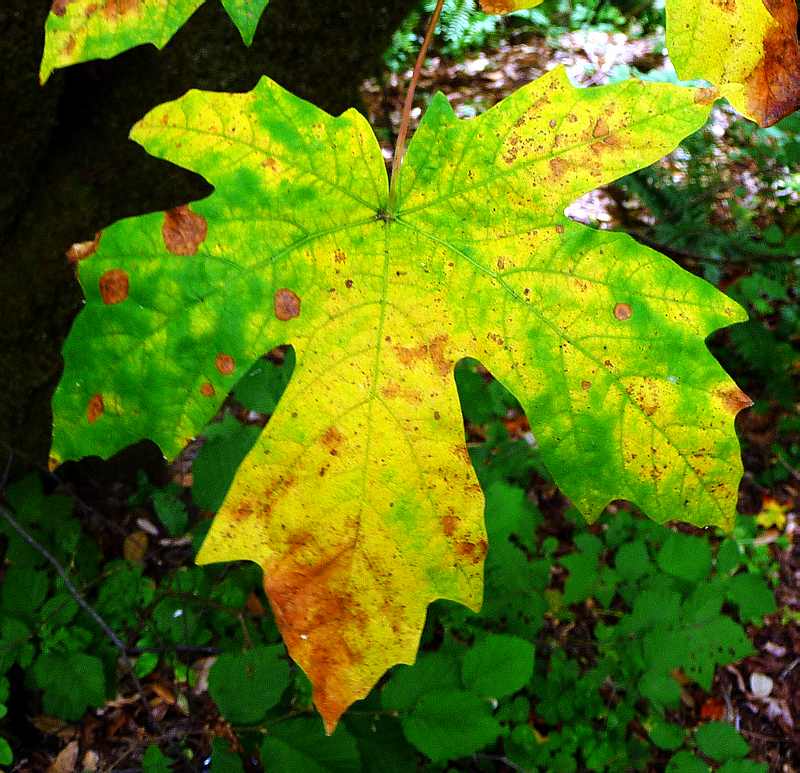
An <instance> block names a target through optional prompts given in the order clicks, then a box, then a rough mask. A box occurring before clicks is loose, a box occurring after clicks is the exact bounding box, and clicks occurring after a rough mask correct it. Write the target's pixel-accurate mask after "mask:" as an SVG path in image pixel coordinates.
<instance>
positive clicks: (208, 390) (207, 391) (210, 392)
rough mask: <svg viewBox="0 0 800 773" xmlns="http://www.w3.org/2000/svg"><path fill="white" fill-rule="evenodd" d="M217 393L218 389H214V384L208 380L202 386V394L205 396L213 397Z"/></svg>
mask: <svg viewBox="0 0 800 773" xmlns="http://www.w3.org/2000/svg"><path fill="white" fill-rule="evenodd" d="M216 393H217V390H216V389H214V385H213V384H211V383H210V382H208V381H206V383H205V384H203V385H202V386H201V387H200V394H201V395H203V397H213V396H214V395H215V394H216Z"/></svg>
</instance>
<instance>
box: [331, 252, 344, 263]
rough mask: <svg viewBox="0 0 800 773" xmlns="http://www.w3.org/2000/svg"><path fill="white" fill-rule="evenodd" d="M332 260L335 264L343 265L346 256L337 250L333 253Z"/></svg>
mask: <svg viewBox="0 0 800 773" xmlns="http://www.w3.org/2000/svg"><path fill="white" fill-rule="evenodd" d="M333 259H334V261H335V262H336V263H345V262H347V255H346V254H345V252H344V250H339V249H337V250H336V251H335V252H334V253H333Z"/></svg>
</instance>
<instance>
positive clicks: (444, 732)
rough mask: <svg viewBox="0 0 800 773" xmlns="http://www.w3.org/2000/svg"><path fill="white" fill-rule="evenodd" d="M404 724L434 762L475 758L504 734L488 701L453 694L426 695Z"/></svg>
mask: <svg viewBox="0 0 800 773" xmlns="http://www.w3.org/2000/svg"><path fill="white" fill-rule="evenodd" d="M402 722H403V732H405V734H406V738H408V740H409V741H411V743H412V744H414V746H416V747H417V749H419V750H420V751H421V752H422V753H423V754H426V755H427V756H428V757H430V758H431V760H433V761H434V762H441V761H444V760H448V759H452V758H454V757H464V756H465V755H467V754H472V753H473V752H475V751H478V749H482V748H483V747H484V746H487V745H488V744H490V743H493V742H494V741H495V740H496V739H497V737H498V736H499V735H500V733H501V732H502V730H503V728H502V727H501V725H500V723H499V722H498V721H497V720H496V719H495V718H494V717H493V716H492V713H491V710H490V708H489V704H488V703H486V701H482V700H481V699H480V698H478V697H477V696H475V695H473V694H472V693H469V692H459V691H450V690H437V691H435V692H430V693H426V694H425V695H423V696H422V698H421V699H420V701H419V702H418V703H417V705H416V707H415V708H414V710H413V711H412V712H411V714H410V715H408V716H406V717H403V719H402Z"/></svg>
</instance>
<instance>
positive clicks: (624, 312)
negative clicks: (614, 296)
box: [614, 303, 633, 322]
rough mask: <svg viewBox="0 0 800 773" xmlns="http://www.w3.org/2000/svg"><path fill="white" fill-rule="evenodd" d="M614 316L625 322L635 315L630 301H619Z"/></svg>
mask: <svg viewBox="0 0 800 773" xmlns="http://www.w3.org/2000/svg"><path fill="white" fill-rule="evenodd" d="M614 316H615V317H616V318H617V319H618V320H620V322H625V320H628V319H630V318H631V317H632V316H633V309H632V308H631V307H630V304H628V303H618V304H617V305H616V306H614Z"/></svg>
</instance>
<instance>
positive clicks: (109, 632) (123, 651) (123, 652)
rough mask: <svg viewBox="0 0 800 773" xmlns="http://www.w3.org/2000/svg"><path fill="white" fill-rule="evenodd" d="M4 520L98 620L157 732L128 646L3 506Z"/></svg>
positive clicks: (54, 558)
mask: <svg viewBox="0 0 800 773" xmlns="http://www.w3.org/2000/svg"><path fill="white" fill-rule="evenodd" d="M12 456H13V453H11V454H9V459H8V463H7V464H6V470H5V472H4V474H3V480H2V485H0V491H1V490H2V489H3V488H4V487H5V483H6V481H7V480H8V473H9V470H10V468H11V459H12ZM0 516H2V517H3V518H4V519H5V521H6V522H7V523H8V525H9V526H11V528H12V529H14V531H15V532H17V534H19V536H20V537H21V538H22V539H23V541H25V542H26V543H27V544H28V545H30V547H32V548H33V549H34V550H35V551H36V552H37V553H39V555H41V556H42V557H43V558H44V559H45V560H47V562H48V563H49V564H50V565H51V566H52V567H53V569H55V570H56V573H57V574H58V576H59V577H60V578H61V580H62V582H63V583H64V587H65V588H66V589H67V591H68V592H69V595H70V596H72V598H73V599H75V602H76V603H77V604H78V606H80V607H81V609H83V611H84V612H86V614H87V615H89V617H91V618H92V620H94V622H95V623H96V624H97V626H98V627H99V628H100V630H101V631H102V632H103V633H104V634H105V635H106V638H108V640H109V641H110V642H111V643H112V644H113V645H114V646H115V647H116V648H117V650H118V651H119V654H120V659H121V660H122V663H123V665H124V666H125V668H126V670H127V671H128V672H129V674H130V677H131V680H132V681H133V683H134V685H135V687H136V690H137V692H138V693H139V698H140V701H141V703H142V707H143V708H144V710H145V718H146V723H147V725H148V728H147V729H148V730H150V731H151V732H153V731H154V730H155V728H156V723H155V720H154V719H153V715H152V714H151V712H150V706H149V705H148V703H147V699H146V698H145V697H144V689H143V687H142V683H141V682H140V681H139V677H138V676H136V672H135V671H134V667H133V663H132V662H131V660H130V658H129V657H128V651H127V650H128V648H127V647H126V645H125V642H123V641H122V639H120V638H119V636H117V634H116V633H115V632H114V630H113V629H112V628H111V626H110V625H109V624H108V623H107V622H106V621H105V620H104V619H103V618H102V617H101V616H100V614H99V613H98V612H97V611H96V610H95V609H94V607H93V606H92V605H91V604H90V603H89V602H88V601H87V600H86V599H85V598H84V597H83V594H82V593H81V592H80V591H79V590H78V588H77V587H76V586H75V584H74V583H73V582H72V580H70V578H69V575H68V574H67V571H66V569H64V567H63V566H61V564H60V563H59V561H58V559H57V558H56V557H55V556H54V555H53V554H52V553H51V552H50V551H49V550H48V549H47V548H46V547H45V546H44V545H42V544H41V543H40V542H39V541H38V540H37V539H36V538H35V537H34V536H33V535H32V534H31V533H30V532H28V530H27V529H25V527H24V526H23V525H22V524H21V523H20V522H19V521H18V520H17V519H16V518H15V517H14V516H13V515H12V514H11V512H10V510H8V509H7V508H6V507H5V506H4V505H2V504H0Z"/></svg>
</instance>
